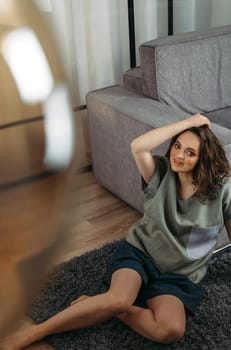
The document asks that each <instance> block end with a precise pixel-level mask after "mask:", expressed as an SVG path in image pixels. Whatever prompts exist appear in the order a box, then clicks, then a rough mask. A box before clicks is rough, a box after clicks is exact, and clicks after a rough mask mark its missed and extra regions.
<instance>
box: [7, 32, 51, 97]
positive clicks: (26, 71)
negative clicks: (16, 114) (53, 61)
mask: <svg viewBox="0 0 231 350" xmlns="http://www.w3.org/2000/svg"><path fill="white" fill-rule="evenodd" d="M2 51H3V55H4V58H5V60H6V62H7V64H8V65H9V67H10V70H11V72H12V74H13V76H14V79H15V82H16V85H17V87H18V90H19V94H20V96H21V98H22V100H23V101H24V102H26V103H30V104H33V103H40V102H42V101H44V99H46V98H47V96H48V95H49V94H50V92H51V90H52V88H53V84H54V83H53V77H52V73H51V70H50V67H49V64H48V62H47V58H46V56H45V54H44V51H43V49H42V47H41V45H40V43H39V40H38V38H37V37H36V35H35V33H34V32H33V31H32V30H31V29H29V28H19V29H16V30H13V31H11V32H9V33H8V34H7V35H6V37H5V38H4V40H3V43H2Z"/></svg>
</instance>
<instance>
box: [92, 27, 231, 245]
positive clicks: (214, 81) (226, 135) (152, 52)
mask: <svg viewBox="0 0 231 350" xmlns="http://www.w3.org/2000/svg"><path fill="white" fill-rule="evenodd" d="M87 110H88V117H89V132H90V140H91V153H92V162H93V170H94V173H95V176H96V179H97V180H98V182H99V183H100V184H101V185H102V186H104V187H105V188H107V189H108V190H109V191H111V192H112V193H113V194H115V195H116V196H118V197H120V198H121V199H122V200H124V201H125V202H127V203H128V204H129V205H131V206H132V207H134V208H136V209H137V210H139V211H141V212H142V211H143V193H142V191H141V180H140V175H139V173H138V171H137V169H136V165H135V163H134V160H133V158H132V155H131V151H130V143H131V141H132V140H133V139H134V138H135V137H137V136H138V135H141V134H142V133H144V132H146V131H148V130H151V129H152V128H158V127H160V126H163V125H166V124H169V123H174V122H176V121H178V120H181V119H184V118H186V117H187V116H189V115H191V114H194V113H196V112H201V113H203V114H205V115H207V116H209V117H210V119H211V121H212V130H213V131H214V132H215V134H216V135H217V136H218V138H219V139H220V140H221V142H222V143H223V144H224V147H225V151H226V154H227V157H228V159H229V160H230V162H231V26H224V27H217V28H214V29H212V30H209V31H207V32H191V33H186V34H180V35H174V36H170V37H165V38H159V39H155V40H152V41H149V42H146V43H144V44H142V45H141V46H140V67H137V68H134V69H131V70H129V71H127V72H126V73H125V74H124V86H123V87H122V86H119V85H116V86H111V87H107V88H104V89H100V90H97V91H92V92H90V93H89V94H88V96H87ZM167 146H168V143H165V144H163V145H161V146H160V147H159V148H158V149H156V150H155V153H156V154H164V153H165V151H166V149H167ZM227 243H228V239H227V235H226V233H225V232H224V233H223V235H222V238H221V240H220V242H219V246H224V245H225V244H227Z"/></svg>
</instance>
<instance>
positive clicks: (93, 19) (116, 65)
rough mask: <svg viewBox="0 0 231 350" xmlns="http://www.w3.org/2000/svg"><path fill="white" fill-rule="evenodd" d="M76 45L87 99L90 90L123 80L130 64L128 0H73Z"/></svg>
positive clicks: (77, 61)
mask: <svg viewBox="0 0 231 350" xmlns="http://www.w3.org/2000/svg"><path fill="white" fill-rule="evenodd" d="M72 15H73V30H74V46H75V52H76V64H77V72H78V80H79V89H80V101H81V103H85V96H86V93H87V92H88V91H90V90H93V89H97V88H100V87H105V86H109V85H113V84H116V83H117V84H120V83H122V76H123V72H124V70H126V69H127V68H128V67H129V39H128V16H127V1H126V0H119V1H118V0H110V1H108V0H97V1H95V0H72Z"/></svg>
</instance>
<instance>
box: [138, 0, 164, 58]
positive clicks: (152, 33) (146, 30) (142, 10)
mask: <svg viewBox="0 0 231 350" xmlns="http://www.w3.org/2000/svg"><path fill="white" fill-rule="evenodd" d="M134 9H135V36H136V62H137V65H139V46H140V45H141V44H142V43H143V42H145V41H149V40H153V39H155V38H157V37H160V36H165V35H168V1H167V0H145V1H144V0H134Z"/></svg>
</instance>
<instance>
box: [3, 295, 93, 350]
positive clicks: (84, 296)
mask: <svg viewBox="0 0 231 350" xmlns="http://www.w3.org/2000/svg"><path fill="white" fill-rule="evenodd" d="M87 298H90V297H89V296H88V295H81V296H80V297H79V298H77V299H75V300H73V301H72V302H71V305H74V304H77V303H79V302H80V301H81V300H84V299H87ZM0 350H1V348H0Z"/></svg>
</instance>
